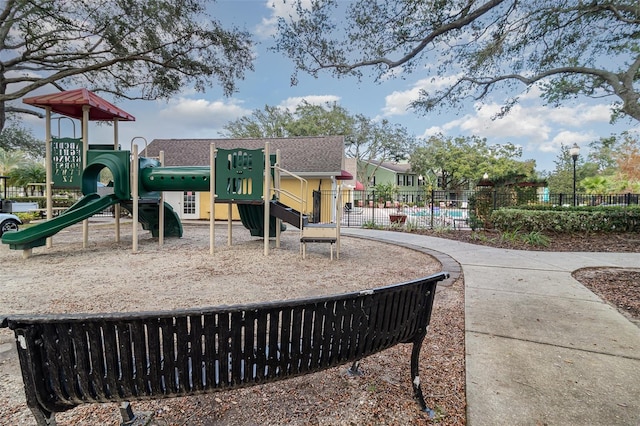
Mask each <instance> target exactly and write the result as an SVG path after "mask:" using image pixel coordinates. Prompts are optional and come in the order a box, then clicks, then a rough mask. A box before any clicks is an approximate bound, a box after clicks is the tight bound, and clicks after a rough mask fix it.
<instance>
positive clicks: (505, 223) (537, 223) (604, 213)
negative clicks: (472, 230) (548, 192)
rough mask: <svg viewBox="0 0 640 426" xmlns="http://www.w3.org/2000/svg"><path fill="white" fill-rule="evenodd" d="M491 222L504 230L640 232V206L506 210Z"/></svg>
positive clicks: (497, 211)
mask: <svg viewBox="0 0 640 426" xmlns="http://www.w3.org/2000/svg"><path fill="white" fill-rule="evenodd" d="M491 223H492V225H493V226H494V227H495V228H496V229H498V230H501V231H512V230H514V229H518V230H522V231H524V232H557V233H574V232H640V207H638V206H631V207H569V208H553V207H546V208H538V209H533V208H503V209H499V210H494V211H493V213H491Z"/></svg>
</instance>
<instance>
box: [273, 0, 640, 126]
mask: <svg viewBox="0 0 640 426" xmlns="http://www.w3.org/2000/svg"><path fill="white" fill-rule="evenodd" d="M306 3H308V2H307V1H302V0H298V1H297V6H298V7H297V13H296V16H291V17H288V18H281V19H280V21H279V32H278V35H277V46H276V48H275V49H276V50H277V51H280V52H283V53H285V54H286V55H288V56H289V57H290V58H292V59H293V60H294V62H295V64H296V67H297V69H299V70H302V71H304V72H308V73H310V74H312V75H317V74H318V73H319V72H320V71H321V70H329V71H331V72H333V74H334V75H336V76H345V75H353V76H357V77H361V76H362V74H363V70H366V69H369V70H371V71H372V72H373V73H374V75H375V76H376V77H377V78H382V77H385V78H386V77H387V76H388V75H389V71H390V70H392V69H399V70H402V71H403V72H404V73H410V72H419V73H421V74H424V75H425V76H428V77H433V78H435V77H436V76H439V77H441V80H440V81H437V82H435V81H434V84H433V87H434V89H429V90H424V91H422V93H421V95H420V98H419V99H418V100H416V101H415V102H414V103H413V107H414V108H415V109H416V110H417V111H419V112H422V113H427V112H429V111H431V110H433V109H435V108H439V107H451V106H456V105H459V104H461V103H463V102H467V101H469V100H474V101H480V100H483V99H485V98H487V97H488V96H492V95H497V96H501V97H502V98H503V110H502V114H505V113H507V112H508V110H509V108H510V107H511V106H513V105H514V104H515V103H517V102H518V98H517V96H515V97H512V96H511V95H512V94H514V93H520V92H521V91H522V88H526V89H529V88H531V87H532V86H534V85H537V86H538V87H539V88H540V89H541V90H542V97H543V98H544V99H545V100H546V101H548V102H549V103H551V104H554V105H556V104H560V103H561V102H563V101H566V100H567V99H571V98H574V97H577V96H587V97H591V98H604V97H607V98H609V99H612V100H613V103H614V108H613V115H612V118H616V117H618V116H628V117H631V118H634V119H636V120H640V103H639V100H640V84H639V80H640V41H639V40H640V8H639V7H638V2H637V0H606V1H582V0H527V1H519V0H478V1H475V0H426V1H418V0H376V1H374V0H354V1H353V2H349V3H348V5H345V3H343V2H340V1H339V0H313V1H311V7H304V5H305V4H306ZM292 80H293V81H294V82H295V81H296V76H295V75H294V76H293V79H292ZM440 83H445V84H444V85H441V84H440ZM522 85H524V87H522ZM518 86H520V87H518ZM607 102H609V101H607Z"/></svg>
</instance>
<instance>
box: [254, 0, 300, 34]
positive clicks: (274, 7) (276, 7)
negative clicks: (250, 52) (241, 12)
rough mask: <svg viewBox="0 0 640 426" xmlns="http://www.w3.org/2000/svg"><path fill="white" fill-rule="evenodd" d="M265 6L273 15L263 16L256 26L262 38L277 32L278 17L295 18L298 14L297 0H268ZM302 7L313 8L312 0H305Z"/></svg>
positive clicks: (257, 32)
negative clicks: (295, 0)
mask: <svg viewBox="0 0 640 426" xmlns="http://www.w3.org/2000/svg"><path fill="white" fill-rule="evenodd" d="M264 6H265V7H266V8H267V9H269V10H270V11H271V15H269V16H268V17H267V18H262V21H261V22H260V23H259V24H258V25H257V26H256V28H255V32H256V35H258V36H259V37H261V38H268V37H271V36H273V35H274V34H275V33H276V30H277V26H278V18H281V17H282V18H289V17H291V18H293V19H295V18H296V16H297V14H296V8H295V6H296V2H292V1H286V0H267V1H265V3H264ZM302 7H303V8H304V9H310V8H311V0H303V1H302Z"/></svg>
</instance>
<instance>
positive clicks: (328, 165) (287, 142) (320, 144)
mask: <svg viewBox="0 0 640 426" xmlns="http://www.w3.org/2000/svg"><path fill="white" fill-rule="evenodd" d="M267 141H269V147H270V148H269V149H270V153H271V154H272V155H275V154H276V152H279V155H280V167H281V168H282V169H284V170H286V171H287V172H290V173H292V174H294V175H295V176H298V177H300V178H302V179H304V180H305V181H306V184H305V185H302V184H301V182H300V180H298V179H296V178H294V177H291V176H290V175H288V174H286V173H282V174H281V181H280V182H281V183H280V189H281V193H280V194H279V199H280V202H282V203H283V204H286V205H287V206H289V207H291V208H293V209H295V210H298V211H300V212H302V213H303V214H306V215H308V216H309V217H310V218H312V220H313V219H315V220H313V221H316V222H331V221H332V220H333V218H332V217H331V216H332V214H333V212H335V204H334V205H331V203H333V202H335V201H330V200H322V198H321V197H319V194H320V193H321V192H322V191H327V190H333V191H335V190H336V188H337V185H338V182H339V179H344V178H345V177H349V175H348V174H347V173H345V172H344V168H345V167H344V137H342V136H317V137H299V138H275V139H154V140H153V141H152V142H151V143H150V144H149V145H148V146H147V147H146V148H145V150H144V151H143V152H142V153H141V155H142V156H145V157H159V155H160V152H161V151H162V152H164V159H165V162H164V165H165V166H168V167H170V166H208V165H209V163H210V146H211V144H212V143H213V144H215V147H216V148H217V149H238V148H242V149H247V150H256V149H264V147H265V142H267ZM289 194H291V195H289ZM314 194H315V197H314ZM300 198H302V199H304V200H306V203H305V204H304V205H303V204H302V203H301V202H300V201H298V199H300ZM165 201H166V202H168V203H169V204H171V206H172V207H173V209H174V210H175V211H176V212H178V214H179V216H180V218H181V219H209V205H210V193H209V192H195V191H186V192H184V193H179V192H167V193H165ZM227 217H228V205H227V204H222V203H217V204H216V207H215V218H216V219H217V220H226V219H227ZM232 218H233V219H234V220H239V219H240V216H239V214H238V210H237V208H236V206H235V205H232Z"/></svg>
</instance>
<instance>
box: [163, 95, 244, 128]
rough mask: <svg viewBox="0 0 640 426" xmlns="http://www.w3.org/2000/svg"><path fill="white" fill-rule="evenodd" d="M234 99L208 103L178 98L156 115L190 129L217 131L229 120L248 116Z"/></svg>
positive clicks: (203, 100)
mask: <svg viewBox="0 0 640 426" xmlns="http://www.w3.org/2000/svg"><path fill="white" fill-rule="evenodd" d="M250 113H251V110H248V109H245V108H243V107H242V106H241V102H240V101H238V100H235V99H229V100H224V101H221V100H216V101H208V100H206V99H188V98H178V99H176V100H172V101H171V102H169V105H168V106H167V107H166V108H162V109H161V110H160V112H159V113H158V115H159V116H160V117H161V118H162V119H163V120H168V121H171V122H175V123H180V125H181V126H186V127H192V128H205V129H219V128H221V127H222V126H224V125H225V124H227V123H228V122H229V121H231V120H235V119H237V118H239V117H242V116H244V115H247V114H250Z"/></svg>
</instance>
